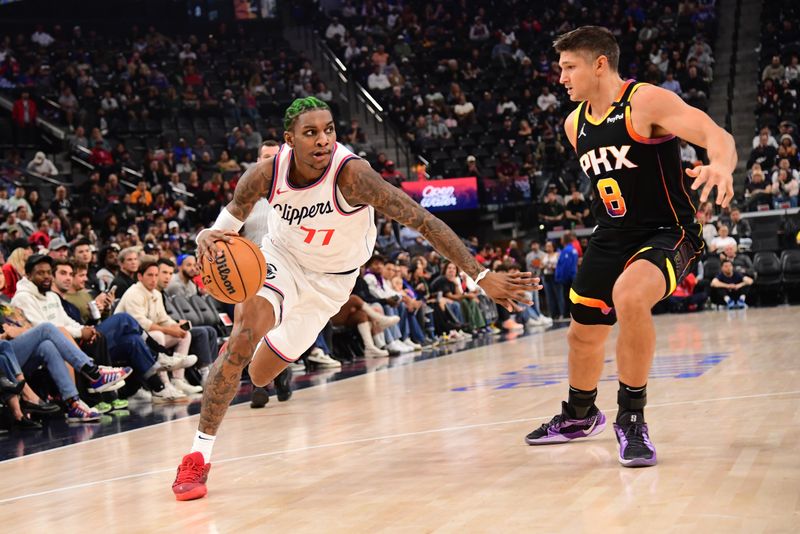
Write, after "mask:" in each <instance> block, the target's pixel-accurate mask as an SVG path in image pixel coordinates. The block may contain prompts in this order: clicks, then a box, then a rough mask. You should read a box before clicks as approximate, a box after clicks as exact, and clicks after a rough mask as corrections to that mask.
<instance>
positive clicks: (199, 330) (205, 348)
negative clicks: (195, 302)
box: [157, 258, 219, 394]
mask: <svg viewBox="0 0 800 534" xmlns="http://www.w3.org/2000/svg"><path fill="white" fill-rule="evenodd" d="M157 265H158V284H157V288H158V292H159V294H160V295H161V298H162V300H163V299H165V298H166V295H165V294H166V289H167V287H169V286H170V284H171V282H172V280H173V278H174V276H175V274H176V273H175V264H174V263H173V262H172V260H168V259H166V258H160V259H159V260H158V262H157ZM191 274H194V275H195V276H197V275H198V274H200V269H199V268H195V270H192V271H191ZM192 284H194V282H192ZM195 294H197V293H195ZM186 298H187V299H188V298H190V297H186ZM165 309H166V306H165ZM189 333H190V334H191V337H192V343H191V345H190V347H189V350H190V351H191V352H192V353H193V354H196V355H197V358H198V365H197V371H198V372H199V373H200V380H201V382H200V383H201V386H191V388H192V390H191V391H190V390H189V389H187V388H185V386H183V385H182V384H178V385H177V387H178V389H181V390H182V391H184V393H187V394H192V393H200V392H201V391H202V386H205V383H206V379H207V378H208V373H209V371H210V370H211V367H210V366H211V364H213V363H214V360H215V359H216V357H217V351H218V350H219V344H218V341H217V330H216V329H215V328H214V327H213V326H210V325H202V324H196V325H195V324H192V325H190V328H189Z"/></svg>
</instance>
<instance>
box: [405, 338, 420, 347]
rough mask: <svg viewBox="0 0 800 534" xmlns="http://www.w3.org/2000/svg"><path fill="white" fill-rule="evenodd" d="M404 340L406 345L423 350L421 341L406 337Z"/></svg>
mask: <svg viewBox="0 0 800 534" xmlns="http://www.w3.org/2000/svg"><path fill="white" fill-rule="evenodd" d="M402 341H403V344H404V345H407V346H409V347H411V348H412V349H414V350H422V345H420V344H419V343H414V342H413V341H412V340H411V338H406V339H404V340H402Z"/></svg>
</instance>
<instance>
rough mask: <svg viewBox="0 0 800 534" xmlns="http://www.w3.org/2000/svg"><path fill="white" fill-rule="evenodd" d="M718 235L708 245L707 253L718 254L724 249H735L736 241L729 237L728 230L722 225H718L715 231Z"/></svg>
mask: <svg viewBox="0 0 800 534" xmlns="http://www.w3.org/2000/svg"><path fill="white" fill-rule="evenodd" d="M717 232H718V235H717V236H716V237H714V238H713V239H712V240H711V242H710V243H709V244H708V251H709V252H712V253H713V252H717V253H718V252H720V251H723V250H725V247H728V246H733V247H734V248H736V246H737V245H736V240H735V239H734V238H732V237H731V236H730V229H729V228H728V227H727V226H725V225H724V224H720V225H719V228H718V229H717Z"/></svg>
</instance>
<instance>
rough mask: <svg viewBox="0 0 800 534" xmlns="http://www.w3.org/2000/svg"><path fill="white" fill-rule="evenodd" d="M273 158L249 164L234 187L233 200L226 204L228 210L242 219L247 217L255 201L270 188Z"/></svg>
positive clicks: (265, 194)
mask: <svg viewBox="0 0 800 534" xmlns="http://www.w3.org/2000/svg"><path fill="white" fill-rule="evenodd" d="M274 161H275V158H274V157H272V158H269V159H267V160H265V161H262V162H261V163H257V164H255V165H251V166H250V167H249V168H248V169H247V170H246V171H245V172H244V174H242V177H241V178H240V179H239V182H238V183H237V184H236V189H235V190H234V192H233V200H231V201H230V202H229V203H228V205H227V206H226V207H227V209H228V211H229V212H230V213H231V215H233V216H234V217H236V218H237V219H239V220H240V221H243V220H245V219H247V216H248V215H250V212H251V211H253V206H255V204H256V202H258V201H259V200H261V199H262V198H264V197H266V196H267V195H268V194H269V191H270V189H271V188H272V166H273V165H274Z"/></svg>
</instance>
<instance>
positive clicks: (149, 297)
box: [114, 259, 202, 394]
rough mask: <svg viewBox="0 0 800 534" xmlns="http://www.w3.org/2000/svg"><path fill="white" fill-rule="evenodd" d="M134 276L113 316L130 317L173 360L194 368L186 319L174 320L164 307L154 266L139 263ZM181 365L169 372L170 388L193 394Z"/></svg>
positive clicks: (194, 389) (155, 266)
mask: <svg viewBox="0 0 800 534" xmlns="http://www.w3.org/2000/svg"><path fill="white" fill-rule="evenodd" d="M137 274H138V278H139V281H138V282H136V284H134V285H133V286H131V289H130V290H129V291H126V292H125V294H124V295H122V298H121V299H120V301H119V304H117V307H116V309H115V310H114V314H118V313H128V314H130V315H131V316H133V318H134V319H136V322H138V323H139V326H141V327H142V330H144V331H145V332H147V335H148V336H149V337H150V338H152V339H153V340H154V341H155V342H156V343H157V344H158V345H160V346H161V347H165V348H167V349H169V348H173V357H175V356H177V357H179V358H181V360H182V361H183V362H185V363H188V362H191V364H189V365H188V366H191V365H194V363H195V362H196V361H197V356H195V355H193V354H189V346H190V345H191V343H192V335H191V334H190V333H189V331H188V323H186V321H185V320H181V321H179V322H178V321H175V320H174V319H172V318H171V317H170V316H169V315H168V314H167V311H166V309H165V308H164V302H163V299H162V296H161V293H160V292H159V291H158V265H157V263H156V262H155V261H153V260H151V259H146V260H144V261H142V263H141V265H140V266H139V269H138V273H137ZM182 325H186V326H182ZM183 365H184V364H181V368H173V369H172V380H171V382H170V383H171V386H172V389H177V390H178V391H180V392H182V393H185V394H188V393H189V392H195V391H197V387H196V386H192V385H191V384H189V383H188V382H186V380H185V379H184V367H183ZM168 387H169V386H168ZM201 390H202V388H201Z"/></svg>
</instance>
